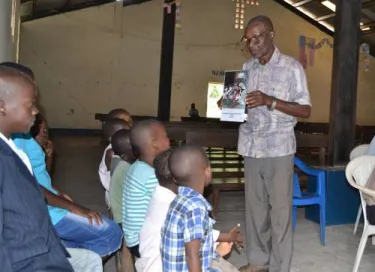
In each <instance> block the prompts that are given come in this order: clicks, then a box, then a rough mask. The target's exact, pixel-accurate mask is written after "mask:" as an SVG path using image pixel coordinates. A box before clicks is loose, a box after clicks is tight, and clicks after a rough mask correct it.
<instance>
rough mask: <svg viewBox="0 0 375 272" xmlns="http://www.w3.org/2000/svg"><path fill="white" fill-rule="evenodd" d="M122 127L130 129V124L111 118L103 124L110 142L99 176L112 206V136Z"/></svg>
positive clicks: (104, 131) (105, 151) (106, 197)
mask: <svg viewBox="0 0 375 272" xmlns="http://www.w3.org/2000/svg"><path fill="white" fill-rule="evenodd" d="M120 129H130V126H129V125H128V123H126V122H125V121H124V120H122V119H110V120H108V121H106V122H105V123H104V125H103V133H104V136H105V137H106V138H107V140H108V142H109V144H108V146H107V147H106V149H105V150H104V152H103V157H102V160H101V162H100V165H99V177H100V182H101V183H102V185H103V187H104V189H105V201H106V203H107V205H108V207H110V206H111V205H110V203H109V184H110V183H111V172H110V171H111V168H110V167H111V161H112V158H113V155H114V153H113V151H112V145H111V138H112V136H113V134H115V133H116V132H117V131H119V130H120Z"/></svg>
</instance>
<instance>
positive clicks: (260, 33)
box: [243, 23, 273, 59]
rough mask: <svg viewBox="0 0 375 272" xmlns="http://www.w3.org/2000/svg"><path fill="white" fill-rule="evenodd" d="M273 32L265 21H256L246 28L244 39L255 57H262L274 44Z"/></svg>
mask: <svg viewBox="0 0 375 272" xmlns="http://www.w3.org/2000/svg"><path fill="white" fill-rule="evenodd" d="M272 35H273V32H272V31H271V30H269V29H267V28H266V26H265V25H264V24H263V23H254V24H251V25H249V27H248V28H247V29H246V30H245V35H244V37H243V41H244V42H246V46H247V49H248V50H249V52H250V53H251V55H252V56H253V57H254V58H257V59H259V58H262V57H263V56H265V55H266V54H267V53H268V52H269V50H271V49H272V46H273V38H272Z"/></svg>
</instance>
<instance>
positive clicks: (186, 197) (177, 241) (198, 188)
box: [161, 145, 238, 272]
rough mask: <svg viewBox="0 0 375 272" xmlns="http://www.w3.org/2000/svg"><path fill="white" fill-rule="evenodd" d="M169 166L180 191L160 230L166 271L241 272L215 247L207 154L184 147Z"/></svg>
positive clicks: (195, 148)
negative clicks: (207, 193)
mask: <svg viewBox="0 0 375 272" xmlns="http://www.w3.org/2000/svg"><path fill="white" fill-rule="evenodd" d="M168 163H169V169H170V171H171V174H172V176H173V178H174V180H175V181H176V183H177V185H178V186H179V188H178V195H177V197H176V198H175V199H174V200H173V201H172V203H171V204H170V206H169V210H168V213H167V218H166V220H165V222H164V226H163V228H162V231H161V239H162V241H161V256H162V264H163V271H168V272H188V271H221V272H227V271H228V272H229V271H230V272H234V271H238V270H237V269H236V268H235V267H233V266H232V265H231V264H230V263H228V262H227V261H225V260H224V259H223V258H221V257H220V256H219V254H218V253H217V252H216V251H215V248H214V237H213V229H212V227H213V224H214V221H213V220H212V219H211V218H210V217H209V211H210V210H211V209H212V208H211V205H210V204H209V203H208V202H207V200H206V199H205V198H204V197H203V191H204V188H205V187H206V186H208V185H209V184H210V182H211V178H212V173H211V168H210V164H209V161H208V158H207V155H206V153H205V151H204V150H203V148H201V147H197V146H193V145H184V146H181V147H178V148H176V149H175V150H174V151H173V152H172V154H171V155H170V158H169V161H168ZM227 249H228V251H230V247H229V248H227ZM225 253H229V252H224V254H225Z"/></svg>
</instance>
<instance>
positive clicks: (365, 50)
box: [361, 43, 370, 72]
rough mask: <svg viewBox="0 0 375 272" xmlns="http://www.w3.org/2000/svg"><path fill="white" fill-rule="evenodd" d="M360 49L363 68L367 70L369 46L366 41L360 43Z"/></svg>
mask: <svg viewBox="0 0 375 272" xmlns="http://www.w3.org/2000/svg"><path fill="white" fill-rule="evenodd" d="M361 51H362V53H363V54H364V68H365V71H366V72H368V71H369V70H370V46H369V45H368V44H367V43H363V44H361Z"/></svg>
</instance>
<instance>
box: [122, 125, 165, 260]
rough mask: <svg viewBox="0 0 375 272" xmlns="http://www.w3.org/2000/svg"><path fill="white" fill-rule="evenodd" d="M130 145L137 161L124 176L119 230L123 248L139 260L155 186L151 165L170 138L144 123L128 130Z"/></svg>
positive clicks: (162, 130)
mask: <svg viewBox="0 0 375 272" xmlns="http://www.w3.org/2000/svg"><path fill="white" fill-rule="evenodd" d="M130 142H131V144H132V148H133V152H134V153H135V155H137V156H138V160H137V161H136V162H135V163H133V164H132V166H131V167H130V168H129V171H128V172H127V174H126V176H125V181H124V182H125V183H124V191H123V195H122V202H123V214H122V228H123V231H124V236H125V243H126V246H127V247H128V248H129V251H130V252H131V253H132V255H133V256H135V257H137V258H139V257H140V255H139V233H140V231H141V228H142V226H143V222H144V220H145V217H146V212H147V209H148V204H149V202H150V198H151V195H152V192H153V191H154V188H155V186H156V185H157V184H158V180H157V178H156V175H155V171H154V168H153V161H154V159H155V157H156V156H157V155H159V154H160V153H161V152H163V151H165V150H167V149H169V138H168V136H167V133H166V131H165V127H164V125H163V124H162V123H160V122H159V121H157V120H145V121H142V122H139V123H137V124H136V125H135V126H134V127H133V128H132V129H131V132H130Z"/></svg>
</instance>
